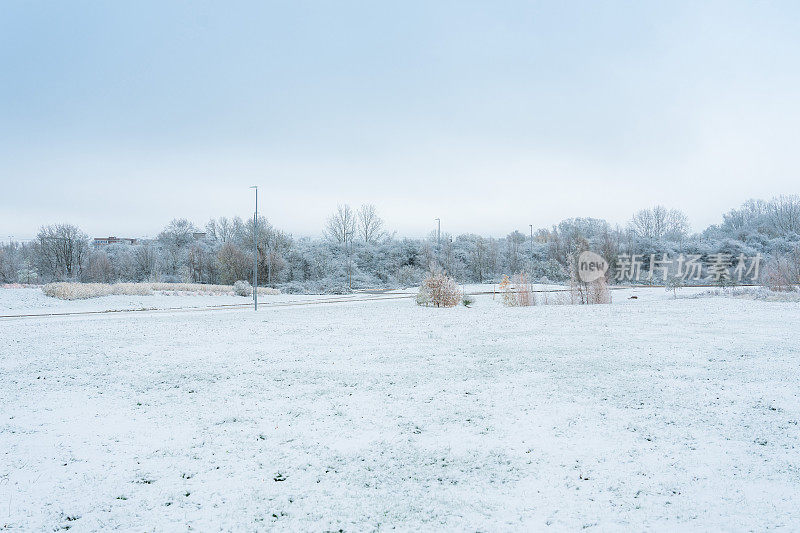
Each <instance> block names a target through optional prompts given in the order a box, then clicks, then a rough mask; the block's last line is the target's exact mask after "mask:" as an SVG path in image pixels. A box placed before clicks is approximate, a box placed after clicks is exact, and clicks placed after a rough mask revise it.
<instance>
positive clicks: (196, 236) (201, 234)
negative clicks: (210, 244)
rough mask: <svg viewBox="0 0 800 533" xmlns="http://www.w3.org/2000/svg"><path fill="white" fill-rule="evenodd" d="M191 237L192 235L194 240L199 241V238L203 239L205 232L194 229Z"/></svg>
mask: <svg viewBox="0 0 800 533" xmlns="http://www.w3.org/2000/svg"><path fill="white" fill-rule="evenodd" d="M192 237H194V240H196V241H199V240H200V239H205V238H206V232H205V231H196V232H194V233H192Z"/></svg>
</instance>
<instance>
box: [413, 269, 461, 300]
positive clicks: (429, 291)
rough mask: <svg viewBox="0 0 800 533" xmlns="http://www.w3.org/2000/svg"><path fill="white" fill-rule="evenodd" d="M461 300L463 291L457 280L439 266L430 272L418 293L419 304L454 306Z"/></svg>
mask: <svg viewBox="0 0 800 533" xmlns="http://www.w3.org/2000/svg"><path fill="white" fill-rule="evenodd" d="M460 301H461V291H460V290H458V285H457V284H456V282H455V280H454V279H453V278H451V277H449V276H448V275H447V274H446V273H445V272H444V270H441V269H439V268H435V269H433V270H431V271H430V272H429V273H428V276H427V277H426V278H425V279H424V280H422V285H420V288H419V292H418V293H417V305H425V306H428V305H432V306H434V307H454V306H456V305H458V302H460Z"/></svg>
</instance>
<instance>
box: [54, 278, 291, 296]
mask: <svg viewBox="0 0 800 533" xmlns="http://www.w3.org/2000/svg"><path fill="white" fill-rule="evenodd" d="M42 292H43V293H44V294H45V295H47V296H50V297H51V298H58V299H59V300H85V299H88V298H99V297H101V296H110V295H112V294H122V295H128V296H149V295H151V294H153V293H154V292H162V293H166V292H186V293H200V294H219V295H222V294H226V295H227V294H231V295H232V294H234V290H233V286H232V285H206V284H203V283H74V282H58V283H48V284H47V285H45V286H43V287H42ZM258 294H264V295H271V294H280V291H279V290H277V289H272V288H269V287H259V288H258Z"/></svg>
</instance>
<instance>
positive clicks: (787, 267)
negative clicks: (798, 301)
mask: <svg viewBox="0 0 800 533" xmlns="http://www.w3.org/2000/svg"><path fill="white" fill-rule="evenodd" d="M793 259H795V260H793ZM763 282H764V286H765V287H767V288H768V289H769V290H771V291H779V292H790V291H794V290H795V289H796V287H797V284H798V283H800V254H798V253H795V254H794V257H779V258H777V259H774V260H772V261H770V262H769V263H767V265H766V266H765V267H764V277H763Z"/></svg>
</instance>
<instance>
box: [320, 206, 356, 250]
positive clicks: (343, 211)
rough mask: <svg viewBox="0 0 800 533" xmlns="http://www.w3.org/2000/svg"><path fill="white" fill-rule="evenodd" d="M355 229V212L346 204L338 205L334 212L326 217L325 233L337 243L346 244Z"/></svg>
mask: <svg viewBox="0 0 800 533" xmlns="http://www.w3.org/2000/svg"><path fill="white" fill-rule="evenodd" d="M355 231H356V214H355V213H354V212H353V209H352V208H351V207H350V206H349V205H347V204H344V205H339V206H337V208H336V212H335V213H334V214H332V215H331V216H330V217H328V222H327V224H326V225H325V235H326V236H327V237H328V238H329V239H332V240H334V241H336V242H338V243H339V244H347V243H348V241H349V240H350V239H351V238H352V236H353V235H354V234H355Z"/></svg>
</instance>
